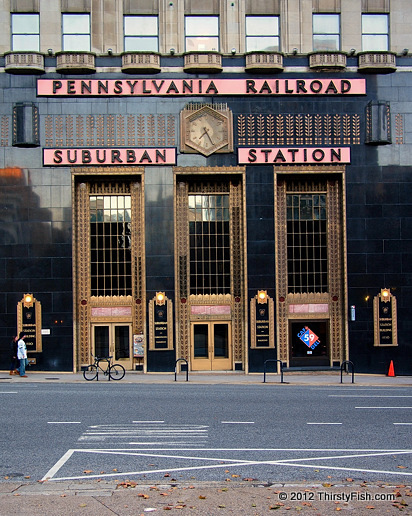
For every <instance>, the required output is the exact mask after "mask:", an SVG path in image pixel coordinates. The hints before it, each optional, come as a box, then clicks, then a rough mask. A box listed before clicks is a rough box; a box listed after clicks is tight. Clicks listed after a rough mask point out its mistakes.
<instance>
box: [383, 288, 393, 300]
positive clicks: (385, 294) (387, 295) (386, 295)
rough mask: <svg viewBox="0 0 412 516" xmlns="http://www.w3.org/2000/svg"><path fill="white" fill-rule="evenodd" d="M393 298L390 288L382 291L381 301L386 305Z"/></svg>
mask: <svg viewBox="0 0 412 516" xmlns="http://www.w3.org/2000/svg"><path fill="white" fill-rule="evenodd" d="M390 297H391V291H390V290H389V289H388V288H383V289H382V290H381V299H382V301H383V302H384V303H387V302H388V301H389V299H390Z"/></svg>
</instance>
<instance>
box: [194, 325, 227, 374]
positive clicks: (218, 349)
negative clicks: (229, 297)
mask: <svg viewBox="0 0 412 516" xmlns="http://www.w3.org/2000/svg"><path fill="white" fill-rule="evenodd" d="M230 333H231V332H230V323H227V322H202V323H193V324H192V346H191V359H192V370H193V371H227V370H230V369H232V350H231V339H230Z"/></svg>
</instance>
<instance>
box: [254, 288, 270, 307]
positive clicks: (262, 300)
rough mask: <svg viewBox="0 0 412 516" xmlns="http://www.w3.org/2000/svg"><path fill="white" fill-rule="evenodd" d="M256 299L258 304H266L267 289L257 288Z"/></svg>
mask: <svg viewBox="0 0 412 516" xmlns="http://www.w3.org/2000/svg"><path fill="white" fill-rule="evenodd" d="M257 300H258V303H259V304H262V305H264V304H266V303H267V302H268V291H267V290H258V293H257Z"/></svg>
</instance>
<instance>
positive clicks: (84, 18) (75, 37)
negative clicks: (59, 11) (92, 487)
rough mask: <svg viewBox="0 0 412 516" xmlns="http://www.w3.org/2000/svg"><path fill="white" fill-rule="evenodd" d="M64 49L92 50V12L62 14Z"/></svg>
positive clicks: (75, 50)
mask: <svg viewBox="0 0 412 516" xmlns="http://www.w3.org/2000/svg"><path fill="white" fill-rule="evenodd" d="M62 34H63V45H62V47H63V50H65V51H74V52H77V51H86V52H90V14H63V15H62Z"/></svg>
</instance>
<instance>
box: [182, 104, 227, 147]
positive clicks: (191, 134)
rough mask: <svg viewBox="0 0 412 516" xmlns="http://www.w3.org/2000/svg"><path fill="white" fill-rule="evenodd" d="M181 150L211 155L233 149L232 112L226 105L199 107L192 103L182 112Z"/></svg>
mask: <svg viewBox="0 0 412 516" xmlns="http://www.w3.org/2000/svg"><path fill="white" fill-rule="evenodd" d="M181 150H182V152H200V153H201V154H203V155H204V156H210V155H211V154H213V153H214V152H232V151H233V133H232V113H231V111H230V110H229V109H227V106H226V105H223V106H220V107H219V108H218V109H215V108H213V107H211V106H210V105H203V106H202V107H200V108H198V107H197V106H196V104H191V105H189V106H188V107H187V108H185V109H184V110H183V111H182V112H181Z"/></svg>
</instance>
